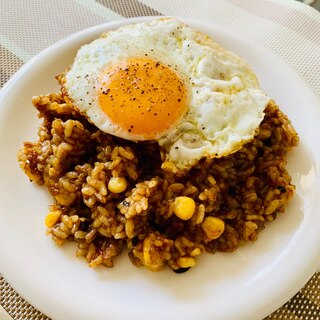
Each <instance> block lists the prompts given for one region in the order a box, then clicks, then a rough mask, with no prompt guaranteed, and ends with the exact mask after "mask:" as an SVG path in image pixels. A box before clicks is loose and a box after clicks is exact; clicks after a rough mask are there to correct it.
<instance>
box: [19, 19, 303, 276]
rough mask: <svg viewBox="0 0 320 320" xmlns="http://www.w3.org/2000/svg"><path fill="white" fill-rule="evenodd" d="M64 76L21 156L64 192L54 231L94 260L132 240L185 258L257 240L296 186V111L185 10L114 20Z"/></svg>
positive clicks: (154, 266)
mask: <svg viewBox="0 0 320 320" xmlns="http://www.w3.org/2000/svg"><path fill="white" fill-rule="evenodd" d="M57 79H58V82H59V84H60V87H61V90H60V92H58V93H51V94H48V95H40V96H36V97H34V98H33V105H34V106H35V107H36V108H37V110H38V111H39V116H40V118H42V119H43V123H42V125H41V126H40V127H39V129H38V136H39V139H38V141H36V142H25V143H24V146H23V148H22V149H21V150H20V151H19V153H18V160H19V163H20V166H21V168H22V169H23V170H24V172H25V173H26V174H27V175H28V177H29V178H30V180H31V181H33V182H35V183H37V184H40V185H45V186H46V187H47V189H48V190H49V192H50V193H51V195H52V196H53V199H54V201H53V204H52V205H51V206H50V208H49V213H48V214H47V216H46V218H45V224H46V226H47V228H48V229H47V233H48V234H49V235H51V237H52V239H53V240H54V241H55V242H56V243H57V244H58V245H62V244H64V243H65V242H66V241H75V242H76V243H77V246H78V248H77V251H76V255H77V256H83V257H84V258H85V259H86V260H87V262H88V264H89V265H90V266H91V267H96V266H98V265H104V266H107V267H112V266H113V264H114V261H115V259H114V258H115V257H116V256H117V255H119V254H120V253H121V251H122V250H123V248H124V247H127V248H128V249H129V258H130V260H131V262H132V263H133V264H134V265H136V266H141V265H143V266H145V267H147V268H148V269H150V270H152V271H159V270H161V269H163V267H164V266H165V265H168V266H169V267H170V268H171V269H173V270H174V271H175V272H177V273H181V272H185V271H187V270H188V269H189V268H190V267H194V266H195V265H196V260H197V257H198V256H199V255H201V254H202V253H204V252H210V253H214V252H216V251H223V252H231V251H234V250H236V249H237V248H238V247H239V245H240V244H241V243H242V242H244V241H255V240H256V239H257V235H258V233H259V232H260V231H261V230H262V229H264V227H265V225H266V223H267V222H271V221H273V220H275V219H276V216H277V214H278V213H279V212H283V211H284V208H285V206H286V204H287V203H288V202H289V200H290V199H291V198H292V196H293V193H294V189H295V187H294V185H293V184H292V183H291V177H290V175H289V174H288V172H287V170H286V167H285V166H286V155H287V153H288V152H289V151H290V150H291V149H292V147H294V146H297V145H298V141H299V140H298V135H297V133H296V131H295V130H294V128H293V127H292V125H291V123H290V121H289V120H288V118H287V117H286V116H285V115H284V114H283V113H282V112H281V111H280V110H279V107H278V106H277V105H276V103H275V102H274V101H273V100H271V99H270V98H269V97H268V96H267V95H266V94H265V93H264V92H263V91H262V90H261V89H260V87H259V84H258V80H257V78H256V75H255V74H254V72H253V70H252V69H251V67H250V66H249V65H248V64H247V63H246V62H244V61H243V60H242V59H241V58H239V57H238V56H236V55H235V54H233V53H231V52H229V51H227V50H225V49H224V48H222V47H221V46H220V45H219V44H217V43H215V42H214V41H213V40H212V39H211V38H209V37H208V36H206V35H204V34H203V33H201V32H199V31H196V30H194V29H192V28H190V27H189V26H187V25H185V24H183V23H181V22H180V21H178V20H176V19H157V20H154V21H150V22H143V23H137V24H134V25H128V26H124V27H121V28H119V29H117V30H113V31H109V32H107V33H105V34H103V35H102V36H101V37H100V38H98V39H96V40H94V41H93V42H91V43H89V44H87V45H84V46H82V47H81V48H80V50H79V51H78V53H77V55H76V57H75V60H74V62H73V64H72V65H71V66H70V67H69V68H68V70H66V71H65V72H64V73H62V74H60V75H58V76H57Z"/></svg>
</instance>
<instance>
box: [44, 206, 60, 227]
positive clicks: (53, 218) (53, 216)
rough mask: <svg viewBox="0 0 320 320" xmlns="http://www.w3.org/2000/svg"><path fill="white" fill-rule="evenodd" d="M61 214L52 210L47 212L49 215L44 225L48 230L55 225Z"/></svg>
mask: <svg viewBox="0 0 320 320" xmlns="http://www.w3.org/2000/svg"><path fill="white" fill-rule="evenodd" d="M61 214H62V212H61V210H54V211H51V212H49V214H48V215H47V216H46V219H45V224H46V226H47V227H48V228H51V227H53V226H54V225H55V223H56V222H57V221H58V220H59V218H60V216H61Z"/></svg>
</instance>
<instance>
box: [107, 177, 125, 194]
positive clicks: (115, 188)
mask: <svg viewBox="0 0 320 320" xmlns="http://www.w3.org/2000/svg"><path fill="white" fill-rule="evenodd" d="M127 185H128V184H127V180H126V179H125V178H123V177H111V178H110V180H109V183H108V189H109V191H110V192H113V193H121V192H123V191H124V190H126V189H127Z"/></svg>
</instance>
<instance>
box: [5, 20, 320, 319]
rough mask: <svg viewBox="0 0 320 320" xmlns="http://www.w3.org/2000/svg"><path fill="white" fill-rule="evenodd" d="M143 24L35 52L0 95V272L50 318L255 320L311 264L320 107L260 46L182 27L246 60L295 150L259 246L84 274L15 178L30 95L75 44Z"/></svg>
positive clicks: (51, 86) (21, 179)
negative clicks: (158, 266)
mask: <svg viewBox="0 0 320 320" xmlns="http://www.w3.org/2000/svg"><path fill="white" fill-rule="evenodd" d="M146 19H150V18H139V19H130V20H121V21H118V22H114V23H108V24H104V25H99V26H97V27H94V28H91V29H88V30H85V31H83V32H80V33H77V34H75V35H73V36H71V37H68V38H67V39H65V40H63V41H60V42H59V43H57V44H55V45H54V46H52V47H50V48H49V49H47V50H45V51H43V52H42V53H40V54H39V55H38V56H37V57H36V58H34V59H32V61H30V62H29V63H27V64H26V65H25V66H24V67H23V68H22V69H21V70H20V71H19V72H18V73H17V74H16V75H15V76H14V77H13V78H12V79H11V80H10V81H9V82H8V83H7V85H6V86H5V88H4V89H3V90H2V92H1V97H0V148H1V166H0V177H1V181H0V228H1V229H0V255H1V270H0V271H1V272H2V273H3V275H4V277H5V278H6V279H7V280H8V281H9V282H10V284H11V285H12V286H13V287H14V288H15V289H16V290H17V291H18V292H19V293H20V294H21V295H22V296H23V297H25V298H26V299H27V300H28V301H29V302H30V303H31V304H33V305H34V306H35V307H37V308H38V309H40V310H41V311H42V312H44V313H45V314H47V315H48V316H50V317H52V318H53V319H61V320H62V319H63V320H68V319H70V320H71V319H78V320H82V319H85V320H87V319H95V320H100V319H107V318H108V319H112V320H115V319H129V318H133V319H141V320H142V319H151V318H152V319H154V320H156V319H177V320H178V319H183V320H188V319H219V320H222V319H238V320H239V319H246V320H249V319H259V318H262V317H264V316H267V315H268V314H270V313H271V312H272V311H274V310H275V309H276V308H278V307H280V306H281V305H282V304H283V303H285V302H286V301H287V300H288V299H289V298H290V297H292V296H293V295H294V294H295V293H296V292H297V291H298V290H299V289H300V288H301V287H302V286H303V285H304V283H305V282H306V281H307V280H308V278H309V277H310V276H311V275H312V274H313V273H314V272H315V271H316V269H317V268H318V267H319V261H320V252H319V243H320V232H319V231H320V219H319V217H320V215H319V210H320V208H319V205H318V199H317V196H318V195H319V190H320V188H319V163H320V161H319V159H320V152H319V150H320V148H318V141H319V138H320V134H319V121H320V102H319V99H318V97H317V96H316V95H315V94H314V93H313V92H312V91H311V90H310V89H309V87H308V86H307V85H306V84H305V82H304V81H302V80H301V78H300V77H299V76H298V75H297V74H296V73H295V72H294V71H293V70H292V69H291V68H290V67H288V66H287V64H286V63H284V62H283V61H282V60H280V59H279V58H277V57H276V56H275V55H274V54H272V53H271V52H269V51H268V50H266V49H264V48H262V47H260V46H258V45H257V44H255V43H254V42H252V41H249V40H248V39H246V38H243V37H241V36H239V35H237V34H234V33H231V32H229V31H226V30H224V29H221V28H218V27H216V26H214V25H206V24H200V23H197V22H194V21H189V20H187V22H188V23H189V24H190V25H191V26H193V27H195V28H197V29H200V30H202V31H204V32H206V33H207V34H209V35H211V36H212V37H213V38H214V39H216V41H218V42H220V43H221V44H222V45H224V46H225V47H226V48H229V49H230V50H232V51H234V52H236V53H237V54H239V55H240V56H242V57H243V58H244V59H246V60H247V61H248V62H249V63H250V64H251V65H252V67H253V68H254V69H255V71H256V73H257V74H258V77H259V79H260V82H261V85H262V87H263V89H264V90H265V91H266V92H267V93H268V94H269V95H270V96H271V97H273V98H274V99H275V100H276V101H277V102H278V104H279V105H280V106H281V108H282V110H283V111H284V112H285V113H287V114H288V115H289V118H290V119H291V120H292V122H293V124H294V126H295V128H296V129H297V131H298V132H299V134H300V137H301V144H300V146H299V147H298V148H297V149H296V150H294V151H293V152H292V153H291V154H290V156H289V164H288V168H289V171H290V173H291V175H292V177H293V181H294V183H295V184H296V185H297V192H296V196H295V197H294V199H293V201H292V202H291V203H290V205H289V206H288V207H287V210H286V213H285V214H283V215H280V216H279V217H278V218H277V221H276V222H274V223H271V224H270V225H268V226H267V228H266V230H264V231H263V232H261V234H260V237H259V239H258V241H257V242H256V243H254V244H247V245H245V246H244V247H241V248H240V249H239V250H237V251H236V252H234V253H232V254H230V253H227V254H222V253H219V254H215V255H210V254H206V255H203V256H202V257H201V259H199V263H198V266H197V267H196V268H194V269H191V270H190V271H188V272H187V273H184V274H175V273H173V272H172V271H171V270H169V269H166V270H165V271H162V272H159V273H153V272H150V271H147V270H146V269H143V268H135V267H134V266H133V265H132V264H131V263H130V262H129V260H128V258H127V255H126V254H123V255H122V256H121V257H119V258H117V259H116V260H115V267H114V268H113V269H107V268H102V267H101V268H98V269H90V268H88V267H87V264H86V263H85V261H84V259H77V258H75V256H74V252H75V248H74V246H73V245H72V244H70V245H66V246H65V247H62V248H58V247H56V246H55V245H54V243H53V241H52V240H51V239H50V238H49V237H46V236H45V226H44V217H45V215H46V213H47V206H48V204H49V203H50V202H51V199H50V197H49V196H48V194H47V193H46V191H45V190H44V188H40V187H36V186H34V185H33V184H31V183H30V182H29V181H28V179H27V177H26V176H25V175H24V174H23V173H22V172H21V170H20V169H19V167H18V164H17V161H16V152H17V150H18V149H19V148H20V147H21V146H22V143H23V141H26V140H31V141H32V140H34V139H35V138H36V131H37V127H38V124H39V120H37V117H36V111H35V110H34V109H33V108H32V106H31V97H32V96H33V95H37V94H45V93H48V92H54V91H56V90H58V85H57V82H56V81H55V79H54V75H55V74H57V73H59V72H61V71H62V70H64V69H65V68H66V66H68V64H69V63H71V61H72V59H73V57H74V55H75V53H76V51H77V49H78V48H79V46H80V45H81V44H83V43H86V42H89V41H90V40H92V39H93V38H95V37H97V36H98V35H99V34H100V33H101V32H102V31H106V30H109V29H114V28H116V27H119V26H121V25H124V24H127V23H132V22H136V21H142V20H146Z"/></svg>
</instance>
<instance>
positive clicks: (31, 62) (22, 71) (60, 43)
mask: <svg viewBox="0 0 320 320" xmlns="http://www.w3.org/2000/svg"><path fill="white" fill-rule="evenodd" d="M159 18H177V19H179V20H181V21H183V22H185V23H187V24H190V25H191V26H192V27H194V28H198V27H199V26H201V27H205V28H209V29H214V30H220V31H222V32H225V33H228V34H231V35H233V36H236V37H238V38H242V39H245V41H249V42H251V44H252V45H254V46H258V47H260V49H261V50H264V51H266V52H268V54H269V55H270V54H271V55H272V56H273V58H274V59H275V60H277V61H278V62H280V63H281V64H282V65H285V67H286V69H287V70H290V73H291V75H293V76H294V77H295V79H296V80H297V81H298V82H300V84H301V85H302V86H303V87H304V88H306V89H307V94H308V95H309V96H310V99H313V100H314V101H315V102H317V103H318V104H319V101H320V100H319V97H318V95H317V94H316V93H315V91H314V89H313V88H312V87H310V85H309V84H308V83H307V82H306V81H305V80H304V79H303V77H302V76H301V74H300V73H299V72H298V71H296V70H295V69H293V67H291V66H290V65H289V64H288V63H287V62H286V61H285V60H283V59H282V58H281V57H279V56H278V55H276V54H275V53H274V52H273V51H271V50H270V49H268V48H266V47H265V46H263V45H261V44H259V43H256V42H255V41H253V40H252V39H249V38H247V37H245V36H243V35H241V34H238V33H236V32H233V31H230V30H228V29H226V28H223V27H221V26H219V25H215V24H214V23H205V22H199V21H195V20H194V19H190V18H183V17H179V16H165V17H163V16H146V17H134V18H129V19H119V20H115V21H111V22H106V23H102V24H98V25H95V26H92V27H90V28H86V29H84V30H81V31H78V32H76V33H73V34H71V35H69V36H67V37H65V38H63V39H61V40H59V41H57V42H56V43H54V44H53V45H51V46H49V47H47V48H46V49H44V50H42V51H41V52H39V53H38V54H37V55H35V56H34V57H33V58H31V59H30V60H29V61H28V62H26V63H25V64H24V65H23V66H22V67H21V68H20V69H19V70H18V71H17V72H16V73H15V74H14V75H13V76H12V77H11V78H10V79H9V80H8V82H7V83H6V84H5V85H4V86H3V88H2V89H1V91H0V101H1V100H2V99H3V98H4V97H5V96H6V94H8V93H9V92H10V91H11V89H12V88H13V86H14V84H15V83H16V82H17V81H18V80H19V78H20V77H21V76H22V75H24V74H25V72H26V71H27V70H28V69H30V68H31V67H32V66H34V65H36V64H37V63H38V61H40V60H41V59H44V58H45V57H46V56H47V55H48V54H49V53H51V52H55V50H58V49H59V48H60V49H62V48H63V47H64V45H66V44H67V43H68V42H72V41H73V40H76V39H78V38H79V37H83V36H89V35H91V34H92V35H93V34H97V33H98V32H100V31H99V30H100V29H103V28H107V29H114V28H117V27H120V26H122V25H127V24H131V23H136V22H142V21H150V20H153V19H159ZM2 109H4V108H0V117H1V115H2V111H3V110H2ZM310 264H313V265H314V266H313V267H312V266H309V270H308V272H307V274H305V275H304V276H302V275H300V280H299V281H298V282H299V284H296V285H295V286H294V288H292V289H291V292H294V293H296V292H297V291H299V290H300V289H301V288H302V287H303V285H304V284H305V283H306V282H307V281H308V279H309V278H311V277H312V275H313V274H314V272H315V271H316V270H317V269H318V267H319V265H320V251H319V252H318V254H317V255H316V256H315V262H313V263H311V262H310ZM312 270H313V271H312ZM7 271H8V270H2V267H1V273H2V275H3V276H4V278H5V280H6V281H7V282H8V283H9V284H10V285H11V286H12V287H13V288H14V289H15V290H16V291H17V292H18V293H19V294H20V290H19V288H18V290H17V288H16V287H15V284H14V280H11V275H9V277H8V274H10V272H7ZM298 287H299V288H298ZM297 288H298V289H297ZM294 293H293V294H294ZM293 294H292V293H291V294H290V296H293ZM20 295H21V294H20ZM21 296H22V297H24V295H21ZM24 298H25V299H26V300H27V301H29V299H28V297H24ZM289 298H290V297H289ZM284 300H285V302H286V301H288V299H287V298H283V299H280V300H279V301H280V302H279V303H278V305H277V306H276V307H275V308H270V309H272V310H275V309H277V308H278V307H279V306H281V305H282V304H283V303H282V301H284ZM30 303H32V305H33V306H35V307H36V308H37V309H38V310H44V309H43V308H42V306H38V303H37V302H35V301H30ZM45 314H49V313H48V311H45ZM51 316H53V317H54V315H52V314H51Z"/></svg>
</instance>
